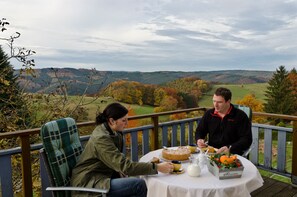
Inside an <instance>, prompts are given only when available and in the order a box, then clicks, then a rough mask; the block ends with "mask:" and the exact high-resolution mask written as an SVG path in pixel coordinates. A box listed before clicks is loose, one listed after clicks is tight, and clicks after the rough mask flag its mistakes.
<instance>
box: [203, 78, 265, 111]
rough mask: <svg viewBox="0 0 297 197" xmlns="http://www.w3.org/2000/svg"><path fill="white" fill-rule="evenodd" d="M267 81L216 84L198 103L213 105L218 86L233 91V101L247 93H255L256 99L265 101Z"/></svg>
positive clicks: (206, 105)
mask: <svg viewBox="0 0 297 197" xmlns="http://www.w3.org/2000/svg"><path fill="white" fill-rule="evenodd" d="M267 86H268V84H267V83H254V84H243V85H236V84H220V85H214V86H213V87H212V89H211V90H210V91H208V92H207V93H206V95H204V96H203V97H202V99H201V100H199V102H198V104H199V106H200V107H212V96H213V93H214V91H215V90H216V89H217V88H218V87H226V88H228V89H230V90H231V92H232V101H231V102H233V103H235V102H236V101H237V100H240V99H242V98H243V97H244V96H245V95H247V94H254V95H255V96H256V99H258V100H260V101H262V102H263V103H264V102H265V91H266V88H267Z"/></svg>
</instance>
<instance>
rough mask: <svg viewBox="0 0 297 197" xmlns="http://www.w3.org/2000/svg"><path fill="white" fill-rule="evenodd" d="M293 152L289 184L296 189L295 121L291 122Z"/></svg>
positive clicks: (296, 153) (296, 127)
mask: <svg viewBox="0 0 297 197" xmlns="http://www.w3.org/2000/svg"><path fill="white" fill-rule="evenodd" d="M292 141H293V151H292V174H291V182H292V185H293V186H296V187H297V120H294V121H293V139H292Z"/></svg>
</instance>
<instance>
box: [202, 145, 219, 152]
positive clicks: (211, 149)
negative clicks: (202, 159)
mask: <svg viewBox="0 0 297 197" xmlns="http://www.w3.org/2000/svg"><path fill="white" fill-rule="evenodd" d="M202 151H203V152H207V153H216V152H217V151H216V149H215V148H214V147H212V146H207V147H205V148H202Z"/></svg>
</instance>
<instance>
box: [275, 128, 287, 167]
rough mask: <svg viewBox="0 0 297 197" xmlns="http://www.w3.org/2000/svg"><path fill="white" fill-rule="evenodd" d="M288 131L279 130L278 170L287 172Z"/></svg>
mask: <svg viewBox="0 0 297 197" xmlns="http://www.w3.org/2000/svg"><path fill="white" fill-rule="evenodd" d="M286 136H287V133H286V132H282V131H278V135H277V170H278V171H280V172H285V168H286V147H287V142H286V139H287V138H286Z"/></svg>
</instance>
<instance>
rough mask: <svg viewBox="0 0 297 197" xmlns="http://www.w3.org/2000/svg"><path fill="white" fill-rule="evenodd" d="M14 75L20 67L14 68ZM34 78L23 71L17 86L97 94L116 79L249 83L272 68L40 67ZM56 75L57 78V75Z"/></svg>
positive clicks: (267, 75) (261, 78) (265, 78)
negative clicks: (144, 69)
mask: <svg viewBox="0 0 297 197" xmlns="http://www.w3.org/2000/svg"><path fill="white" fill-rule="evenodd" d="M15 73H16V74H18V73H19V70H16V71H15ZM35 75H36V77H35V78H34V77H32V76H30V75H27V74H22V75H21V77H20V80H19V82H20V85H21V86H23V87H24V88H25V90H26V91H28V92H42V93H49V92H51V91H52V90H54V89H55V88H56V87H57V86H61V84H67V91H68V93H69V94H70V95H76V94H81V93H83V91H84V90H85V89H86V88H87V86H88V85H90V84H91V86H89V87H88V90H87V92H86V93H87V94H95V93H98V92H99V90H100V89H101V88H103V87H106V86H107V85H108V84H109V83H111V82H114V81H117V80H128V81H137V82H140V83H144V84H156V85H159V84H164V83H166V82H169V81H173V80H175V79H178V78H183V77H199V78H200V79H202V80H205V81H208V82H214V83H228V84H250V83H265V82H268V80H269V79H270V78H271V77H272V75H273V72H272V71H249V70H221V71H197V72H182V71H156V72H127V71H97V70H91V69H75V68H54V69H52V68H43V69H35ZM56 76H58V79H59V80H60V81H59V80H58V79H57V77H56Z"/></svg>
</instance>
